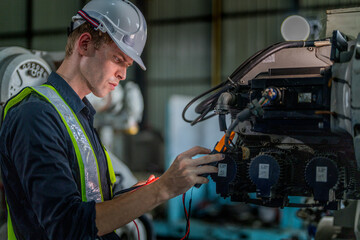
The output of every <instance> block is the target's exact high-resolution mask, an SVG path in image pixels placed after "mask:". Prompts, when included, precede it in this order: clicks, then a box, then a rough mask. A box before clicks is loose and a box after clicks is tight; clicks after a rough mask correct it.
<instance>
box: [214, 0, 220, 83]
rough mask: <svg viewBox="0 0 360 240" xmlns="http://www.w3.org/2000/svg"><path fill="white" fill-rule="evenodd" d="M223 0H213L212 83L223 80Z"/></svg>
mask: <svg viewBox="0 0 360 240" xmlns="http://www.w3.org/2000/svg"><path fill="white" fill-rule="evenodd" d="M221 9H222V4H221V0H212V21H211V85H212V86H215V85H217V84H219V83H220V82H221V19H222V16H221V12H222V10H221Z"/></svg>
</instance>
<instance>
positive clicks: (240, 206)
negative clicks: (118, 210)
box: [0, 0, 360, 240]
mask: <svg viewBox="0 0 360 240" xmlns="http://www.w3.org/2000/svg"><path fill="white" fill-rule="evenodd" d="M88 2H89V1H87V0H63V1H45V0H13V1H1V2H0V20H1V22H2V27H1V29H0V80H1V81H0V84H1V85H0V90H1V95H2V96H1V98H0V100H1V103H2V104H4V103H5V102H6V101H7V99H8V95H7V94H8V91H10V90H8V89H5V88H8V87H9V83H5V82H6V81H8V80H7V79H8V78H9V77H12V76H13V75H12V74H13V73H15V72H16V71H17V69H20V67H21V65H22V64H23V63H24V61H28V60H29V61H30V60H31V61H32V62H34V61H35V62H36V61H37V62H38V63H39V64H40V65H41V64H43V65H42V66H43V68H44V69H43V71H48V72H51V71H56V68H57V67H58V66H59V64H60V63H61V61H62V59H63V58H64V54H65V53H64V51H65V44H66V41H67V28H68V26H69V24H70V21H71V18H72V16H74V15H75V14H76V12H77V11H78V10H80V9H81V8H82V7H83V6H84V5H85V4H86V3H88ZM131 2H132V3H134V4H135V5H136V6H137V7H138V8H139V9H140V10H141V12H142V13H143V14H144V16H145V19H146V22H147V42H146V45H145V48H144V51H143V53H142V55H141V56H142V59H143V61H144V63H145V65H146V68H147V69H146V71H143V70H142V69H141V68H140V67H139V66H138V65H137V64H134V65H133V66H131V67H130V68H129V69H128V72H127V79H126V80H125V81H122V82H121V83H120V84H119V86H118V88H117V89H116V90H114V92H112V93H111V94H112V95H111V96H110V97H105V98H104V99H99V98H97V97H95V96H89V97H88V98H89V100H90V102H91V103H92V104H93V105H94V106H95V109H96V110H97V117H96V119H95V127H96V128H97V129H99V132H100V137H101V139H102V142H103V144H104V145H105V146H106V147H107V149H108V150H109V152H110V153H111V155H112V157H113V159H116V160H115V161H116V163H115V164H114V163H113V164H114V168H115V173H116V174H117V177H118V179H117V180H118V183H119V186H118V189H121V188H129V187H131V186H132V185H133V184H135V183H136V182H137V181H138V180H143V179H147V178H148V176H149V175H150V174H155V175H156V176H161V174H162V173H163V172H164V171H165V170H166V169H167V168H168V167H169V166H170V164H171V163H172V161H173V160H174V159H175V158H176V157H177V155H178V154H180V153H181V152H183V151H185V150H187V149H189V148H191V147H193V146H198V145H200V146H203V147H206V148H209V149H213V148H214V146H215V145H216V143H217V142H218V141H220V139H221V138H222V137H223V136H224V131H221V130H220V129H219V123H218V121H219V120H218V119H217V117H214V118H211V119H209V120H205V121H201V122H196V124H195V123H194V122H193V123H191V122H192V120H190V123H189V122H186V121H184V119H183V117H184V116H183V110H184V108H185V106H186V105H187V104H188V103H189V102H191V101H192V99H194V98H195V97H196V96H199V95H200V94H202V93H204V92H206V91H207V90H209V89H211V88H212V87H214V86H218V85H219V84H221V83H222V82H227V81H228V79H229V78H232V77H234V76H236V74H235V73H236V71H237V69H238V67H239V66H240V65H241V64H242V63H243V62H245V61H246V60H247V59H249V58H251V57H252V56H253V55H254V54H256V53H259V52H260V51H261V50H263V49H266V48H268V47H269V46H274V45H275V44H277V43H282V42H285V41H286V39H284V36H285V35H286V33H285V32H284V30H283V32H282V26H283V25H284V23H285V21H286V19H288V18H289V17H291V16H299V17H300V18H299V19H301V20H304V21H305V25H306V27H308V29H307V32H306V31H305V37H303V38H302V39H291V37H290V40H289V39H287V40H289V42H292V41H294V40H307V41H317V40H323V41H330V40H329V39H330V38H331V37H334V32H333V31H334V30H339V31H340V32H341V34H343V35H344V36H346V40H348V41H355V42H356V39H357V37H358V36H357V34H358V33H359V32H360V0H272V1H270V0H252V1H250V0H196V1H190V0H146V1H145V0H131ZM299 24H300V23H299ZM296 27H299V25H292V26H291V27H290V28H296ZM298 31H301V26H300V27H299V30H298ZM296 32H297V31H296V30H295V33H296ZM292 33H294V32H292ZM333 39H334V38H333ZM358 40H359V39H358ZM359 44H360V43H359V42H356V43H355V45H354V44H353V45H354V46H355V47H353V48H351V49H352V51H354V48H357V47H359V46H360V45H359ZM346 46H347V45H346ZM349 46H350V44H349ZM316 47H318V45H316ZM316 47H308V48H307V50H309V49H310V48H316ZM329 49H330V48H329ZM329 49H328V50H326V52H330V50H329ZM339 49H340V48H339ZM349 49H350V47H349ZM309 51H312V49H311V50H309ZM339 51H340V50H339ZM341 51H344V50H341ZM355 52H356V50H355ZM291 54H295V56H294V55H293V56H291V57H290V56H289V58H291V59H296V54H299V58H301V56H303V55H301V54H303V53H300V52H292V53H291ZM357 54H360V51H359V52H356V54H355V55H356V56H355V57H354V59H353V60H352V63H353V62H354V64H355V61H356V60H357V58H358V55H357ZM25 55H26V56H25ZM30 55H31V56H30ZM340 55H341V54H340ZM344 55H345V54H344ZM21 56H22V57H23V58H21ZM279 58H280V57H279ZM340 58H341V57H339V61H342V58H341V59H340ZM34 59H35V60H34ZM331 60H332V61H333V59H331ZM263 61H265V60H263ZM268 61H272V60H271V58H270V59H268ZM311 61H312V60H310V57H309V59H305V60H303V62H304V64H305V65H304V66H306V62H311ZM45 65H46V67H44V66H45ZM283 65H284V66H285V65H286V58H285V60H284V62H283ZM310 65H311V64H310V63H309V66H310ZM331 65H332V62H331V61H330V60H329V61H327V62H326V64H325V63H324V66H322V67H323V68H326V67H329V66H331ZM359 65H360V64H359ZM278 68H282V66H281V65H279V66H278ZM339 68H341V67H339ZM352 68H353V69H356V67H355V65H354V66H353V67H352ZM350 70H351V69H350ZM339 71H340V70H339ZM344 71H345V70H344ZM354 71H355V70H354ZM350 72H351V71H350ZM258 73H260V72H257V74H258ZM351 73H352V74H353V75H352V76H357V77H359V76H358V75H356V74H357V73H356V71H355V72H351ZM9 74H10V75H9ZM283 75H291V73H287V74H283ZM345 75H346V76H347V74H345ZM353 80H354V79H353ZM41 83H42V82H41ZM30 84H32V83H30ZM20 85H21V84H20ZM348 85H350V86H353V88H354V89H356V88H355V86H356V87H359V86H360V85H359V86H357V85H356V84H355V83H353V84H348ZM329 86H330V85H329ZM280 90H281V89H280ZM252 91H253V92H254V91H255V90H253V89H252ZM281 91H282V90H281ZM354 91H355V90H354ZM12 94H13V95H14V94H15V93H12ZM332 94H333V92H332ZM13 95H10V96H13ZM331 96H332V97H333V96H334V95H331ZM344 96H345V95H344ZM260 97H261V95H260ZM302 97H304V98H306V97H307V96H305V95H302ZM338 97H339V96H338ZM205 98H206V97H204V98H199V99H198V100H197V101H196V103H195V104H192V106H191V107H190V108H189V109H188V110H187V111H186V113H185V115H186V116H185V118H187V119H196V118H197V117H198V115H197V114H200V115H201V113H199V112H198V111H197V110H195V108H196V106H197V105H196V104H198V103H199V102H201V101H202V100H204V99H205ZM333 98H334V97H333ZM298 99H299V98H298ZM355 100H356V98H355V96H353V97H352V101H354V102H355ZM298 101H300V100H298ZM306 101H307V100H304V102H306ZM344 101H345V100H344ZM349 101H350V100H349ZM310 102H311V100H310ZM332 103H333V102H332ZM334 104H335V103H334ZM344 104H345V103H344ZM358 105H359V104H358ZM351 106H356V104H355V103H354V104H353V102H352V103H351ZM337 107H338V108H341V106H337ZM213 108H214V106H212V110H214V109H213ZM354 109H358V107H354ZM196 111H197V113H196ZM264 111H265V112H266V108H264ZM352 114H353V115H352V116H353V119H356V121H358V119H360V117H356V118H355V116H357V115H356V114H357V113H355V110H354V111H353V112H352ZM235 115H236V114H235ZM344 115H346V114H345V113H344ZM286 116H287V117H289V118H291V117H290V115H286ZM359 116H360V115H359ZM278 118H282V116H281V115H280V117H279V116H277V119H278ZM285 118H286V117H284V119H285ZM202 119H203V118H202ZM233 120H234V119H233ZM331 121H333V120H331ZM354 121H355V120H353V122H352V123H353V126H357V125H356V121H355V123H354ZM225 123H227V125H228V127H229V126H231V119H230V116H227V120H226V121H225ZM262 124H263V125H259V129H264V126H265V125H266V123H262ZM296 124H299V123H296ZM296 124H295V125H296ZM303 124H304V125H306V124H307V122H306V121H304V122H303ZM321 124H324V125H325V127H323V125H321V127H320V125H319V123H318V125H317V126H319V128H322V129H323V128H326V126H327V124H329V129H330V128H331V129H333V128H332V125H331V127H330V120H329V121H328V122H327V121H324V122H322V123H321ZM331 124H333V122H331ZM339 125H341V124H339ZM350 125H351V124H350ZM266 126H267V125H266ZM291 126H293V125H291ZM296 126H297V125H296ZM344 126H347V125H346V124H345V123H344ZM344 126H343V125H341V126H340V127H343V128H344V129H346V127H344ZM255 127H256V126H255ZM283 127H284V128H286V125H285V124H283ZM299 129H304V132H305V131H310V130H309V129H308V128H302V127H301V126H300V125H299ZM354 129H357V128H354ZM259 131H260V132H261V130H259ZM329 131H330V130H329ZM225 132H226V131H225ZM264 132H266V131H264ZM348 132H349V131H348ZM271 133H272V132H271V131H270V132H269V134H271ZM358 133H359V130H358V129H357V130H353V131H351V132H350V135H352V137H353V138H354V139H355V138H356V134H358ZM317 134H318V133H317V132H316V133H313V136H315V135H317ZM357 141H358V140H357ZM263 142H264V140H259V143H263ZM355 142H356V141H355V140H354V144H355V150H353V151H355V159H352V160H351V161H353V163H352V164H354V165H351V166H350V165H349V166H350V167H349V166H346V167H349V168H352V167H353V166H355V167H354V168H355V169H356V166H358V169H360V162H359V161H358V159H359V158H360V156H359V157H358V156H357V153H358V149H357V148H356V143H355ZM327 144H330V143H329V142H326V141H325V142H322V145H323V146H326V145H327ZM331 144H332V143H331ZM359 144H360V143H359ZM359 144H358V145H359ZM335 145H336V144H335ZM264 146H267V145H264ZM329 148H331V147H329ZM349 148H353V145H352V143H351V144H350V147H349ZM229 149H230V148H229ZM284 151H285V150H284ZM334 151H337V150H334ZM329 152H330V151H329ZM274 154H275V153H274ZM274 154H273V153H271V154H270V153H269V154H268V155H269V156H274ZM276 154H278V153H276ZM285 155H286V154H285ZM326 157H327V158H329V159H331V161H330V160H329V161H330V162H331V163H332V162H336V163H338V165H340V162H341V161H340V160H339V161H338V160H333V158H332V156H331V157H328V155H326ZM255 158H256V157H252V158H251V159H252V160H254V159H255ZM324 158H325V157H324ZM251 159H250V160H251ZM340 159H341V157H340ZM250 160H249V161H250ZM259 161H260V160H259ZM269 161H270V160H269ZM284 161H285V160H284ZM253 162H254V161H253ZM253 162H250V163H249V164H248V165H247V166H246V168H247V169H248V168H250V169H251V166H252V165H251V163H253ZM311 163H312V162H311V161H309V162H307V165H311ZM345 164H347V163H345ZM356 164H357V165H356ZM250 165H251V166H250ZM260 165H261V164H260ZM285 165H286V164H285ZM300 165H301V164H299V166H300ZM301 166H302V165H301ZM280 169H282V170H283V168H282V165H281V164H280ZM295 169H296V167H295ZM329 169H330V167H329ZM282 170H281V171H282ZM228 171H229V170H228ZM249 171H250V170H249ZM259 171H260V170H259ZM295 171H296V170H295ZM329 171H330V170H329ZM342 171H343V172H341V171H340V170H339V172H341V173H342V174H343V175H346V177H344V179H346V178H347V177H348V175H347V172H346V171H347V170H346V169H345V170H342ZM344 172H345V173H344ZM354 172H355V173H354V178H356V180H351V181H350V182H351V184H352V181H354V182H356V183H354V185H356V186H355V187H354V189H355V190H354V192H355V193H354V194H353V195H351V196H354V197H352V198H355V199H356V200H357V201H354V203H344V202H342V201H339V202H337V204H338V206H339V207H331V206H330V207H329V205H330V204H329V205H327V204H320V205H317V204H313V205H311V204H310V205H308V206H306V207H303V206H305V205H301V204H303V203H304V201H310V202H311V201H313V198H312V197H309V196H302V195H301V194H288V195H287V196H286V199H289V202H291V203H295V204H294V207H288V206H286V204H283V203H281V204H279V205H277V203H271V204H269V205H268V206H267V204H266V203H265V202H264V201H263V202H262V203H261V204H256V202H251V201H249V202H246V201H243V200H244V199H242V198H240V199H237V200H236V197H237V195H236V196H235V195H231V194H228V195H227V196H224V195H222V193H223V192H222V191H223V190H222V188H221V187H219V186H220V184H219V183H218V182H214V179H210V183H209V184H206V185H203V186H200V187H199V188H196V187H194V188H192V189H191V190H189V191H188V192H187V195H186V199H185V202H186V205H187V206H188V209H187V210H188V211H189V213H190V210H191V214H190V216H191V217H190V218H189V220H187V219H186V217H185V216H184V207H183V201H184V200H183V199H182V197H181V196H178V197H176V198H174V199H172V200H170V201H169V202H167V203H166V204H163V205H161V206H159V207H157V208H156V209H154V210H153V211H152V212H150V213H148V214H146V216H143V217H142V218H141V219H140V220H138V221H139V222H138V223H139V225H140V230H141V231H140V233H138V231H137V230H138V229H136V228H135V226H134V224H133V223H129V224H128V225H126V226H124V227H123V228H121V229H118V230H117V233H118V235H119V236H120V237H121V239H124V240H125V239H134V240H135V239H142V240H143V239H184V238H183V237H184V236H185V235H186V231H187V230H188V229H190V230H189V234H188V235H189V236H188V238H189V239H198V240H200V239H219V240H232V239H234V240H235V239H249V240H250V239H251V240H260V239H279V240H280V239H282V240H284V239H288V240H290V239H291V240H295V239H298V240H308V239H360V203H359V201H360V183H359V182H360V179H358V178H359V177H360V174H359V170H357V171H356V170H354ZM237 174H240V173H237ZM245 174H249V175H251V173H245ZM259 174H260V173H259ZM281 174H283V173H281ZM281 174H280V175H281ZM339 175H340V173H339ZM343 175H342V176H343ZM281 176H282V175H281ZM351 176H352V175H351ZM316 177H318V176H316ZM209 178H210V177H209ZM250 178H251V176H250ZM304 178H305V177H304ZM280 179H281V177H280ZM299 181H300V180H299ZM304 181H305V180H304ZM254 182H256V181H255V180H254ZM339 182H341V183H343V182H342V180H339ZM344 182H345V180H344ZM351 184H350V183H349V184H348V185H351ZM357 184H358V185H357ZM217 185H219V186H217ZM345 185H346V184H345ZM336 186H338V185H336ZM351 186H352V185H351ZM345 188H346V187H345ZM1 189H2V192H1V198H2V200H1V203H2V205H1V211H0V225H1V226H2V227H1V230H0V238H1V239H3V238H2V237H1V236H5V237H6V235H1V234H2V232H3V231H6V204H5V201H4V200H5V195H4V191H3V186H2V185H1ZM219 189H220V190H219ZM259 189H260V190H259ZM229 191H230V190H229ZM245 191H247V190H245ZM261 191H262V189H261V187H259V186H258V185H257V188H256V190H255V191H248V194H249V196H250V198H251V199H255V198H259V197H260V198H262V199H263V198H266V196H267V195H266V193H264V192H261ZM264 191H265V190H264ZM299 191H300V190H299ZM314 191H315V190H314ZM319 191H320V190H319ZM338 191H339V192H340V190H338ZM345 191H346V190H343V189H342V190H341V193H339V195H341V194H343V195H342V196H340V197H337V199H338V198H340V199H341V198H342V199H343V200H344V199H346V200H347V197H345V193H344V192H345ZM259 192H260V193H259ZM330 192H331V191H330V190H329V192H327V193H326V194H327V201H329V195H331V193H332V192H331V193H330ZM334 192H336V191H335V190H334ZM259 194H260V195H259ZM318 194H319V195H321V194H322V193H318ZM326 194H325V195H326ZM333 194H335V193H333ZM225 195H226V194H225ZM304 195H305V194H304ZM314 195H316V193H314ZM287 197H288V198H287ZM315 198H316V197H315ZM349 198H350V197H349ZM189 199H191V203H190V204H189ZM344 201H345V200H344ZM289 202H287V203H289ZM315 202H316V201H315ZM320 202H321V201H320ZM330 202H331V201H330ZM272 204H274V205H273V206H270V205H272ZM296 204H299V205H296ZM344 204H345V205H347V204H348V206H350V205H351V206H350V207H351V209H350V210H349V211H350V212H351V214H353V213H355V216H353V215H346V216H345V217H342V216H340V217H339V219H341V220H340V222H341V221H344V222H348V225H346V224H345V225H346V226H345V227H344V226H343V229H346V231H345V232H346V233H347V234H348V235H346V234H344V235H341V236H340V234H338V235H336V233H339V232H340V230H339V229H340V228H341V227H336V226H333V221H334V215H336V212H337V210H334V209H335V208H339V209H340V208H341V209H342V208H345V205H344ZM190 205H191V209H189V207H190ZM324 205H326V206H324ZM344 219H346V220H344ZM320 220H322V224H323V225H324V226H323V225H320V224H319V223H320ZM189 222H190V223H191V224H190V225H189V226H190V227H188V224H189ZM327 224H330V225H331V226H328V225H327ZM320 226H321V227H324V229H325V230H324V229H322V233H320V234H319V232H321V231H319V230H320ZM342 233H343V232H342ZM4 239H6V238H4Z"/></svg>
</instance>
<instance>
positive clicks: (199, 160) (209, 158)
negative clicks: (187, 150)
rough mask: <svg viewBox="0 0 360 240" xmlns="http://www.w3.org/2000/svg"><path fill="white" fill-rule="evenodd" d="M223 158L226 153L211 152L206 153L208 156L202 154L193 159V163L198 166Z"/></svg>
mask: <svg viewBox="0 0 360 240" xmlns="http://www.w3.org/2000/svg"><path fill="white" fill-rule="evenodd" d="M223 159H224V155H223V154H221V153H218V154H209V155H206V156H202V157H199V158H196V159H193V160H192V161H191V163H192V164H193V165H194V166H198V165H205V164H209V163H212V162H217V161H221V160H223Z"/></svg>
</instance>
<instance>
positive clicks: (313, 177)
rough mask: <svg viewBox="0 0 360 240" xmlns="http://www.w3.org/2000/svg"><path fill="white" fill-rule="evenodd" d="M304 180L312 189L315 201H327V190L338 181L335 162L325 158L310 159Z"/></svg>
mask: <svg viewBox="0 0 360 240" xmlns="http://www.w3.org/2000/svg"><path fill="white" fill-rule="evenodd" d="M305 179H306V182H307V184H308V185H309V186H310V187H311V188H312V189H313V192H314V199H315V200H316V201H320V202H327V201H329V190H330V189H331V188H333V187H334V186H335V185H336V184H337V182H338V180H339V170H338V167H337V165H336V162H335V161H333V160H332V159H330V158H329V157H325V156H319V157H314V158H312V159H311V160H310V161H309V162H308V164H307V165H306V168H305Z"/></svg>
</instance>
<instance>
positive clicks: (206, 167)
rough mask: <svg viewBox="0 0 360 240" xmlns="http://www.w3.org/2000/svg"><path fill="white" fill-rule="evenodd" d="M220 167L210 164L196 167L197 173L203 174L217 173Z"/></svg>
mask: <svg viewBox="0 0 360 240" xmlns="http://www.w3.org/2000/svg"><path fill="white" fill-rule="evenodd" d="M217 172H218V168H217V167H214V166H210V165H204V166H200V167H197V168H196V174H197V175H201V174H204V173H217Z"/></svg>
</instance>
